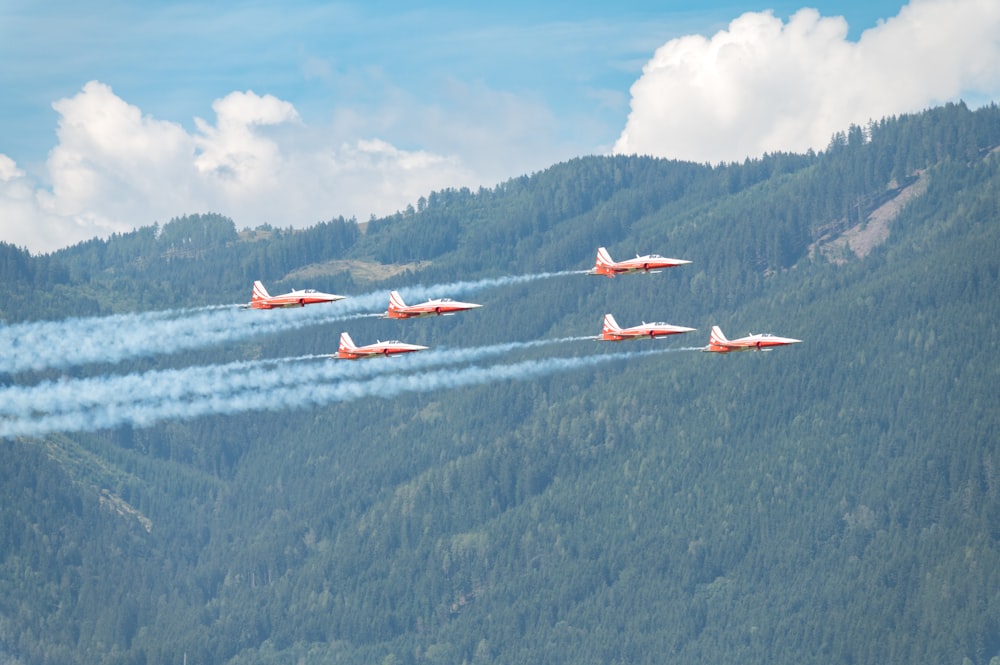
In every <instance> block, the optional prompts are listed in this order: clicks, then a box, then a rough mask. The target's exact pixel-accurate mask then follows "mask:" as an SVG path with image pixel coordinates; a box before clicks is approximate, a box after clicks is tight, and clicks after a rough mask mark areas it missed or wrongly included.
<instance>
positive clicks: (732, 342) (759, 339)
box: [704, 326, 802, 353]
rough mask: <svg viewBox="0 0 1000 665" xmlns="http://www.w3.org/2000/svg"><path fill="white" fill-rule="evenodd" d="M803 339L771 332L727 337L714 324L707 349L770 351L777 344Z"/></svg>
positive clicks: (716, 351) (717, 351)
mask: <svg viewBox="0 0 1000 665" xmlns="http://www.w3.org/2000/svg"><path fill="white" fill-rule="evenodd" d="M801 341H802V340H801V339H793V338H791V337H778V336H776V335H771V334H769V333H764V334H759V335H747V336H746V337H740V338H739V339H726V336H725V335H724V334H723V333H722V328H720V327H719V326H712V333H711V334H710V335H709V337H708V346H706V347H705V349H704V350H705V351H711V352H713V353H729V352H731V351H768V350H770V349H771V348H772V347H775V346H785V345H786V344H798V343H799V342H801Z"/></svg>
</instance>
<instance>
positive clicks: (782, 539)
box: [0, 104, 1000, 665]
mask: <svg viewBox="0 0 1000 665" xmlns="http://www.w3.org/2000/svg"><path fill="white" fill-rule="evenodd" d="M998 146H1000V108H998V107H997V106H995V105H993V106H988V107H984V108H981V109H978V110H975V111H973V110H970V109H968V108H967V107H966V106H965V105H963V104H950V105H948V106H945V107H941V108H935V109H930V110H928V111H925V112H923V113H919V114H913V115H905V116H900V117H893V118H886V119H883V120H880V121H878V122H873V123H870V124H869V125H868V126H865V127H859V126H852V127H850V128H848V130H847V131H845V132H843V133H838V134H837V135H835V136H833V137H832V138H831V141H830V144H829V145H828V147H827V148H826V149H825V150H823V151H822V152H819V153H809V154H805V155H793V154H773V155H767V156H765V157H763V158H761V159H755V160H747V161H745V162H743V163H734V164H720V165H714V166H713V165H699V164H691V163H684V162H676V161H670V160H663V159H653V158H648V157H640V156H612V157H584V158H580V159H574V160H571V161H569V162H566V163H562V164H557V165H554V166H552V167H551V168H549V169H546V170H545V171H542V172H539V173H535V174H531V175H525V176H522V177H518V178H513V179H511V180H509V181H507V182H504V183H501V184H499V185H497V186H496V187H494V188H483V189H480V190H479V191H470V190H466V189H462V190H445V191H440V192H432V193H429V194H428V196H427V197H425V198H421V199H420V201H417V202H414V206H413V207H411V208H408V209H407V210H406V211H400V212H399V213H398V214H396V215H393V216H390V217H386V218H383V219H373V220H370V221H369V222H367V223H365V224H361V225H359V224H358V223H356V221H355V220H346V219H343V218H334V219H331V220H329V221H327V222H323V223H320V224H317V225H315V226H314V227H311V228H309V229H306V230H293V229H290V228H288V229H278V228H272V227H261V228H258V229H245V228H242V229H241V228H240V226H239V220H231V219H228V218H226V217H224V216H223V215H220V214H215V213H205V214H199V215H190V216H186V217H181V218H177V219H174V220H171V221H170V222H168V223H166V224H164V225H163V226H162V227H159V226H146V227H141V228H138V230H136V231H134V232H132V233H126V234H119V235H116V236H114V237H112V238H109V239H106V240H102V239H95V240H92V241H89V242H86V243H82V244H79V245H76V246H74V247H71V248H68V249H65V250H62V251H59V252H55V253H52V254H48V255H42V256H33V255H30V254H29V253H27V252H25V251H24V250H21V249H19V248H16V247H12V246H10V245H7V244H2V243H0V296H2V297H0V320H2V321H3V322H4V325H8V326H13V325H17V324H19V323H22V322H27V321H34V320H53V321H58V320H62V319H66V318H68V317H103V316H109V315H112V314H117V313H123V312H142V311H159V310H168V309H177V308H193V307H201V306H206V305H225V304H233V303H243V302H246V301H248V300H249V297H250V287H251V284H252V282H253V280H255V279H260V280H263V281H264V282H265V284H267V286H268V288H269V289H270V290H271V292H272V293H278V292H282V291H284V290H289V289H291V288H293V287H294V288H303V287H310V288H316V289H319V290H323V291H328V292H333V293H339V294H344V295H347V296H349V297H352V296H359V295H361V294H368V293H380V292H384V293H385V296H386V300H387V299H388V292H389V290H390V289H393V288H404V287H407V286H413V285H430V284H444V283H451V282H459V281H462V280H475V279H484V278H491V277H496V278H500V277H505V276H511V275H525V274H534V273H548V272H553V273H555V272H562V271H581V270H586V269H588V268H590V267H591V266H592V265H593V260H594V254H595V252H596V249H597V247H598V246H606V247H607V248H608V249H609V250H610V251H611V253H612V255H613V256H615V257H616V258H619V257H621V258H625V257H629V256H632V255H634V254H635V253H637V252H638V253H650V252H656V253H660V254H663V255H665V256H672V257H677V258H684V259H689V260H691V261H692V264H690V265H687V266H683V267H680V268H675V269H670V270H667V271H664V272H662V273H659V274H650V275H627V276H621V277H618V278H615V279H606V278H600V277H589V276H584V275H578V274H567V275H558V276H553V277H549V278H546V279H538V280H535V281H531V282H529V283H520V284H509V285H506V286H497V287H495V288H489V289H484V290H482V291H481V292H479V293H477V294H476V295H475V301H476V302H479V303H482V304H483V305H484V307H483V308H482V309H480V310H476V311H474V312H468V313H464V314H462V315H460V316H455V317H440V318H433V319H426V320H417V321H383V320H378V319H375V318H369V319H358V320H352V321H350V322H337V323H333V324H331V323H325V324H317V325H311V326H303V327H298V328H295V329H289V330H286V331H283V332H281V333H280V334H264V335H260V336H256V337H252V338H250V339H248V340H244V341H241V342H240V343H239V344H236V345H231V346H221V345H220V346H209V347H207V348H200V349H193V350H187V351H180V352H176V353H169V354H161V355H152V356H149V357H139V358H131V359H126V360H124V361H122V362H120V363H116V364H113V365H110V366H108V365H95V366H90V365H81V366H77V367H70V368H68V369H59V370H54V369H52V370H41V371H24V372H15V373H8V374H0V387H6V386H16V385H31V384H35V383H39V382H42V381H47V380H58V379H59V378H60V377H64V378H73V377H79V376H98V375H103V374H113V375H128V374H131V373H136V372H145V371H149V370H154V369H169V368H177V367H187V366H193V365H210V364H213V363H220V362H226V361H230V360H242V359H256V358H282V357H288V356H295V355H301V354H321V353H329V352H331V351H333V350H335V348H336V340H337V336H338V335H339V333H340V331H341V330H342V329H347V328H348V327H349V329H350V330H351V334H352V336H354V338H355V340H359V341H360V340H362V339H365V340H367V339H372V340H374V339H375V338H380V339H391V338H405V339H406V340H407V341H411V342H414V343H419V344H426V345H428V346H432V347H434V346H443V347H451V348H464V347H477V346H481V345H486V344H497V343H504V342H517V341H530V340H536V339H553V338H561V337H567V336H587V335H595V334H597V333H598V332H599V330H600V322H601V319H602V317H603V315H604V314H605V313H606V312H613V313H614V314H615V316H616V318H617V319H618V320H619V322H621V323H623V324H626V325H631V324H633V323H639V322H640V321H642V320H645V321H654V320H655V321H661V320H662V321H669V322H670V323H674V324H677V325H684V326H691V327H696V328H697V329H698V331H697V332H695V333H690V334H687V335H680V336H677V338H673V339H666V340H657V341H648V340H645V341H640V342H626V343H622V345H626V344H627V345H628V347H627V350H630V351H651V350H660V351H661V352H660V353H649V354H641V353H640V354H635V355H631V356H623V357H622V358H620V359H612V360H609V361H608V362H604V363H602V364H599V365H594V366H592V367H585V368H582V369H573V370H570V371H564V372H552V373H549V374H539V375H538V376H535V377H534V378H531V379H526V380H497V381H492V382H484V383H481V384H477V385H472V386H466V387H463V388H461V389H449V390H427V391H413V392H402V393H400V394H398V395H395V396H393V397H391V398H366V399H356V400H351V401H345V402H330V403H323V404H319V405H316V404H303V405H302V406H301V407H298V408H289V409H283V410H273V411H266V412H261V411H255V410H246V411H243V412H239V413H235V414H229V415H204V416H199V417H195V418H188V419H183V418H174V419H163V420H160V421H158V422H156V423H155V424H152V425H141V424H124V425H121V426H119V427H116V428H114V429H104V430H97V431H83V432H80V431H66V432H58V433H52V434H47V435H43V436H36V437H27V436H19V437H8V438H6V439H0V458H2V459H0V500H2V503H0V661H2V662H5V663H15V664H20V663H24V664H35V663H38V664H49V663H52V664H56V663H59V664H65V663H108V664H111V663H116V664H117V663H121V664H133V663H134V664H141V663H184V662H186V663H192V664H194V663H233V664H237V663H288V662H298V661H302V662H323V663H384V664H387V665H388V664H414V665H415V664H418V663H420V664H422V663H493V662H498V663H540V662H545V663H573V664H574V665H576V664H581V663H623V664H624V663H664V662H676V663H719V662H748V663H767V664H769V665H775V664H783V663H788V664H791V663H796V664H797V663H803V662H815V663H829V662H840V663H874V662H878V663H906V664H909V663H914V662H935V663H956V664H965V663H971V664H974V665H987V664H991V665H992V664H993V663H996V662H1000V470H998V466H1000V442H998V434H1000V397H998V395H1000V390H998V389H1000V341H998V339H1000V337H998V336H1000V298H998V297H997V292H998V288H1000V156H998V154H997V148H998ZM138 224H141V222H138V223H137V225H138ZM337 306H338V304H332V305H322V306H318V307H331V308H335V307H337ZM291 313H292V312H291V311H268V312H259V311H248V312H245V315H246V316H247V317H280V316H286V315H289V314H291ZM716 324H718V325H720V326H721V327H722V328H723V329H724V330H725V331H726V332H727V333H729V334H730V335H731V336H734V337H735V336H739V335H742V334H744V333H745V332H746V331H748V330H749V331H753V332H773V333H775V334H779V335H788V336H791V337H795V338H799V339H802V340H804V343H803V344H799V345H796V346H793V347H787V348H782V349H777V350H774V351H770V352H760V353H755V352H750V353H736V354H728V355H724V356H719V355H716V354H709V353H700V352H697V351H691V350H687V349H689V348H690V347H694V346H702V345H704V344H706V343H707V340H708V331H709V329H710V327H711V326H712V325H716ZM622 345H617V344H613V343H600V344H599V343H597V342H591V341H578V342H575V343H572V344H564V345H562V346H558V347H554V348H550V347H541V348H536V349H531V350H525V351H518V352H516V353H512V354H511V357H510V358H509V359H508V360H509V362H511V363H513V362H517V361H524V360H533V361H541V360H542V359H545V358H546V357H549V356H551V355H566V356H569V357H579V356H585V355H589V354H603V353H614V352H618V351H621V350H622V348H621V347H622ZM609 347H613V348H609ZM9 352H11V351H10V350H6V351H0V353H9ZM322 362H327V361H322ZM331 362H332V361H331ZM345 362H346V361H345ZM363 362H383V360H382V359H379V360H371V361H363ZM385 362H393V361H391V360H389V361H385ZM501 362H503V361H501ZM0 418H2V416H0Z"/></svg>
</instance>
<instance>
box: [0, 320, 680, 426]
mask: <svg viewBox="0 0 1000 665" xmlns="http://www.w3.org/2000/svg"><path fill="white" fill-rule="evenodd" d="M573 339H578V338H567V339H564V340H550V341H539V342H528V343H512V344H500V345H494V346H489V347H479V348H474V349H456V350H452V351H440V352H437V353H436V354H435V353H430V352H425V353H422V354H414V355H411V356H408V357H406V358H400V359H393V360H385V359H383V360H370V361H356V362H351V361H338V362H329V363H327V362H321V363H315V364H303V363H289V362H279V361H254V362H248V363H230V364H227V365H217V366H207V367H190V368H186V369H180V370H167V371H154V372H146V373H143V374H133V375H126V376H111V377H102V378H90V379H75V380H66V381H56V382H46V383H42V384H39V385H37V386H30V387H23V386H14V387H9V388H6V389H3V390H0V404H2V405H4V407H3V409H2V414H0V437H12V436H41V435H44V434H48V433H52V432H58V431H93V430H99V429H106V428H112V427H117V426H119V425H122V424H125V423H128V424H131V425H135V426H139V427H145V426H149V425H152V424H154V423H156V422H158V421H161V420H167V419H175V420H187V419H192V418H197V417H201V416H206V415H223V414H233V413H239V412H244V411H256V410H274V411H278V410H284V409H290V408H305V407H308V406H317V405H322V404H328V403H331V402H343V401H350V400H354V399H361V398H364V397H382V398H386V397H393V396H395V395H398V394H400V393H403V392H426V391H431V390H442V389H448V388H457V387H462V386H468V385H475V384H482V383H488V382H491V381H501V380H512V379H519V380H528V379H531V378H535V377H538V376H541V375H544V374H549V373H553V372H557V371H567V370H570V369H576V368H581V367H586V366H590V365H594V364H597V363H602V362H609V361H611V360H616V359H624V358H628V357H633V356H637V355H646V354H650V353H662V352H664V351H669V350H671V349H662V350H659V351H645V352H632V353H612V354H601V355H589V356H581V357H570V358H567V357H560V358H546V359H542V360H530V361H521V362H515V363H509V364H496V365H491V366H487V367H482V366H475V365H473V366H468V367H464V368H460V369H447V370H442V369H434V370H431V371H421V370H423V369H424V368H426V367H428V366H432V365H433V364H439V365H446V364H458V363H466V362H472V361H475V360H482V359H483V358H486V357H491V356H496V355H500V354H503V353H508V352H510V351H511V350H514V349H517V348H528V347H531V346H540V345H542V344H551V343H558V342H561V341H571V340H573ZM421 356H423V357H421ZM268 365H270V367H268Z"/></svg>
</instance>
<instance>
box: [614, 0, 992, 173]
mask: <svg viewBox="0 0 1000 665" xmlns="http://www.w3.org/2000/svg"><path fill="white" fill-rule="evenodd" d="M847 27H848V26H847V23H846V22H845V20H844V19H843V18H841V17H822V16H820V14H819V13H818V12H817V11H816V10H814V9H802V10H799V11H798V12H796V13H795V14H794V15H793V16H792V17H791V18H790V19H789V20H788V22H787V23H784V22H782V21H781V20H780V19H778V18H776V17H775V16H774V15H773V14H772V13H771V12H753V13H747V14H743V15H742V16H740V17H739V18H737V19H735V20H734V21H732V22H731V23H730V24H729V26H728V28H727V29H725V30H722V31H720V32H718V33H716V34H715V35H714V36H712V37H711V38H706V37H702V36H697V35H694V36H686V37H681V38H678V39H672V40H670V41H668V42H667V43H666V44H664V45H663V46H661V47H660V48H659V49H658V50H657V51H656V53H655V54H654V56H653V58H652V59H651V60H650V61H649V62H648V63H647V64H646V65H645V67H644V68H643V73H642V76H641V77H640V78H639V80H638V81H636V83H635V84H634V85H633V86H632V88H631V94H632V102H631V112H630V114H629V118H628V121H627V123H626V125H625V128H624V130H623V131H622V133H621V136H620V137H619V138H618V141H617V142H616V143H615V146H614V152H616V153H624V154H629V153H640V154H653V155H657V156H663V157H671V158H677V159H686V160H693V161H698V162H710V163H716V162H721V161H741V160H743V159H744V158H745V157H748V156H750V157H756V156H760V155H762V154H763V153H765V152H775V151H795V152H804V151H805V150H808V149H810V148H812V149H817V150H819V149H823V148H825V147H826V145H827V144H828V143H829V141H830V138H831V136H832V135H833V133H834V132H837V131H843V130H846V129H847V128H848V127H849V126H850V124H852V123H855V124H864V123H866V122H867V121H868V120H877V119H880V118H882V117H886V116H891V115H897V114H900V113H906V112H913V111H919V110H922V109H924V108H927V107H929V106H933V105H936V104H941V103H944V102H946V101H954V100H958V99H959V98H966V99H970V100H975V99H979V100H982V99H986V100H989V99H996V98H997V97H998V96H1000V3H997V2H996V1H995V0H912V1H911V2H910V4H909V5H907V6H905V7H903V8H902V10H901V11H900V13H899V14H898V15H897V16H895V17H893V18H890V19H888V20H886V21H884V22H881V23H880V24H879V25H878V26H876V27H874V28H871V29H869V30H867V31H865V32H864V33H862V35H861V37H860V39H859V40H858V41H857V42H849V41H848V40H847Z"/></svg>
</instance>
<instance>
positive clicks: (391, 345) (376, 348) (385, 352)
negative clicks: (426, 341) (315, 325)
mask: <svg viewBox="0 0 1000 665" xmlns="http://www.w3.org/2000/svg"><path fill="white" fill-rule="evenodd" d="M426 349H427V347H426V346H420V345H418V344H406V343H405V342H399V341H396V340H393V341H389V342H375V343H374V344H366V345H365V346H356V345H355V344H354V340H352V339H351V336H350V335H348V334H347V333H346V332H343V333H340V348H339V349H337V355H336V356H334V357H335V358H343V359H345V360H357V359H358V358H375V357H376V356H386V357H388V356H393V355H397V354H400V353H412V352H413V351H424V350H426Z"/></svg>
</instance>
